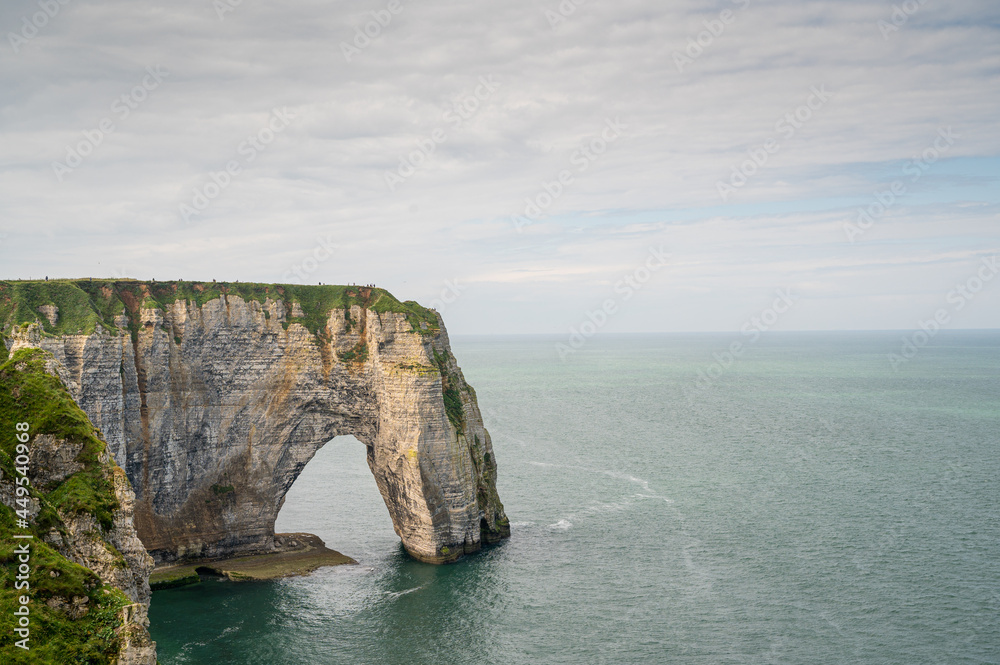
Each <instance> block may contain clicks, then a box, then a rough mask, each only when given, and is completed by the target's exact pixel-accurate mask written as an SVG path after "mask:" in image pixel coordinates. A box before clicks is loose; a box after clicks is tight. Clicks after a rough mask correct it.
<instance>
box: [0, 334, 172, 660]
mask: <svg viewBox="0 0 1000 665" xmlns="http://www.w3.org/2000/svg"><path fill="white" fill-rule="evenodd" d="M64 374H65V370H64V368H62V367H60V366H59V364H58V363H57V362H56V361H55V359H54V358H53V357H52V355H51V354H48V353H46V352H44V351H40V350H37V349H25V350H22V351H20V352H19V353H16V354H14V356H13V357H12V358H11V359H10V360H6V361H5V362H3V363H0V572H2V575H3V577H4V580H3V582H2V583H0V606H2V607H4V608H6V610H5V611H4V613H3V619H2V620H0V623H2V624H4V630H3V634H4V635H5V638H6V639H4V640H0V662H5V663H7V662H10V663H15V662H18V663H19V662H27V660H25V658H28V654H29V653H30V654H31V657H30V658H28V659H29V660H30V662H33V663H34V662H39V663H41V662H52V663H67V662H88V663H116V664H117V665H155V664H156V648H155V647H156V645H155V644H154V643H153V642H152V641H151V640H150V637H149V633H148V631H147V627H148V625H149V622H148V619H147V618H146V617H147V610H148V607H149V599H150V591H149V583H148V581H147V580H148V578H149V572H150V570H152V568H153V560H152V558H150V556H149V554H147V553H146V550H145V549H144V548H143V545H142V543H141V542H140V541H139V538H138V536H137V535H136V531H135V528H134V526H133V519H132V518H133V513H132V511H133V508H134V499H135V495H134V494H133V493H132V489H131V488H130V487H129V483H128V479H127V478H126V477H125V472H124V471H123V470H122V469H121V468H120V467H118V466H117V465H116V464H115V463H114V461H113V460H112V459H111V456H110V454H109V451H108V446H107V444H106V443H105V442H104V441H103V440H101V438H100V434H99V432H97V431H96V430H95V428H94V426H93V424H92V423H91V422H90V420H89V419H88V418H87V416H86V415H85V414H84V413H83V412H82V411H81V410H80V408H79V407H78V406H77V405H76V404H75V403H74V402H73V399H72V398H71V397H70V395H69V393H68V392H67V390H66V387H65V386H64V384H63V383H62V382H61V381H60V378H59V377H60V375H64ZM18 435H20V440H19V439H18ZM25 481H26V482H25ZM22 567H23V569H22ZM25 571H27V572H25ZM15 580H20V581H18V582H17V584H18V585H22V586H20V588H18V587H17V586H15ZM22 598H24V599H28V601H27V604H25V603H24V602H23V601H22V600H21V599H22ZM18 607H23V608H24V610H25V611H24V613H22V614H21V616H15V614H14V609H15V608H18ZM8 622H17V623H15V624H14V626H10V625H7V624H8ZM15 627H17V628H18V630H19V631H20V632H15ZM22 640H23V642H22V644H21V645H20V646H19V645H17V644H16V642H18V641H22ZM25 648H27V649H30V652H29V651H27V650H25Z"/></svg>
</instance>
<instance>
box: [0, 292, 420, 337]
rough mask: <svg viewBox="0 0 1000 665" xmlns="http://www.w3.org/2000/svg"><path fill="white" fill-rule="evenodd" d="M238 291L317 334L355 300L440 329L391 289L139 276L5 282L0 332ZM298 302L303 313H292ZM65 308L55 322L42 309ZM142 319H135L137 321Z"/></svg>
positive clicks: (52, 331)
mask: <svg viewBox="0 0 1000 665" xmlns="http://www.w3.org/2000/svg"><path fill="white" fill-rule="evenodd" d="M224 295H227V296H238V297H240V298H242V299H243V300H246V301H248V302H249V301H255V302H259V303H262V304H263V303H264V302H265V301H266V300H267V299H271V300H272V301H277V300H281V301H282V302H284V303H285V304H286V306H287V307H288V316H287V323H300V324H302V325H303V326H305V327H306V328H308V329H309V331H310V332H312V333H313V334H314V335H318V334H320V333H321V332H322V331H323V328H324V326H325V325H326V321H327V318H328V317H329V315H330V312H331V311H333V310H334V309H341V310H349V309H350V308H351V307H353V306H354V305H358V306H360V307H362V308H367V309H370V310H372V311H374V312H380V313H381V312H399V313H401V314H404V315H406V318H407V320H408V321H409V322H410V324H411V325H412V326H413V328H414V330H417V331H419V332H423V333H426V332H432V331H434V330H436V329H437V328H438V319H437V316H436V315H435V313H434V312H432V311H431V310H429V309H427V308H425V307H422V306H420V305H419V304H417V303H415V302H413V301H407V302H400V301H398V300H396V298H394V297H393V296H392V294H390V293H389V292H388V291H386V290H385V289H379V288H368V287H359V286H338V285H323V286H319V285H299V284H256V283H249V282H214V281H213V282H186V281H170V282H151V281H150V282H141V281H136V280H105V279H94V280H90V279H79V280H65V279H58V280H50V281H38V280H35V281H0V335H4V336H9V334H10V331H11V329H12V328H13V327H14V326H18V325H24V324H27V323H34V322H35V321H40V322H41V323H42V325H43V330H44V333H45V334H49V335H72V334H78V333H83V334H90V333H92V332H94V330H95V328H96V326H97V325H98V324H100V325H102V326H104V327H105V328H112V327H114V320H115V317H116V316H118V315H120V314H123V313H126V314H127V313H128V312H130V311H134V310H136V309H138V308H139V307H146V308H159V309H161V310H164V309H166V308H167V306H169V305H171V304H173V303H174V302H176V301H177V300H187V301H190V302H193V303H196V304H197V305H198V306H201V305H204V304H205V303H207V302H209V301H211V300H215V299H216V298H219V297H221V296H224ZM293 304H298V305H299V306H300V307H301V308H302V313H303V316H301V317H294V316H292V312H291V306H292V305H293ZM45 305H55V306H56V307H58V308H59V312H58V318H57V319H56V321H55V324H52V323H50V322H49V321H48V320H47V319H46V317H45V316H44V315H43V314H42V313H40V311H39V308H40V307H43V306H45ZM135 325H136V323H135V322H133V326H135Z"/></svg>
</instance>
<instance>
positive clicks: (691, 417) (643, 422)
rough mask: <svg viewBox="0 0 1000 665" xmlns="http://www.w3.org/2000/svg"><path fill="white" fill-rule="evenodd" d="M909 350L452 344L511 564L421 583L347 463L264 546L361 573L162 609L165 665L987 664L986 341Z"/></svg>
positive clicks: (366, 477)
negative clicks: (488, 464) (314, 553)
mask: <svg viewBox="0 0 1000 665" xmlns="http://www.w3.org/2000/svg"><path fill="white" fill-rule="evenodd" d="M900 338H901V334H896V333H840V334H832V333H801V334H771V335H770V336H767V337H764V338H762V339H761V340H760V341H759V342H757V343H756V344H755V345H753V346H752V347H751V348H750V349H749V350H748V351H747V352H746V354H744V355H743V357H742V358H740V359H739V360H738V361H737V362H736V363H734V364H733V365H732V366H730V367H729V368H727V369H726V370H725V371H723V372H722V373H721V375H720V376H718V377H717V378H715V379H714V380H713V381H711V382H710V384H709V385H707V386H705V385H702V386H700V387H698V386H695V381H696V379H697V376H698V370H703V371H705V370H707V369H708V368H709V367H710V366H711V365H712V363H713V362H714V360H713V353H717V352H722V351H724V350H725V349H726V347H727V346H728V345H729V343H730V342H732V341H735V340H737V339H739V335H735V336H727V335H660V336H620V337H619V336H613V337H606V338H599V339H593V340H591V341H590V342H589V343H588V345H587V346H586V347H585V348H584V349H583V350H581V351H580V352H579V353H577V354H576V355H575V356H573V357H571V358H569V359H568V360H567V361H566V362H561V361H560V360H559V359H558V357H557V356H556V354H555V352H554V349H553V345H554V342H555V341H561V340H557V339H555V338H542V337H506V338H457V339H455V340H453V346H454V351H455V354H456V356H457V358H458V360H459V363H460V364H461V366H462V368H463V370H464V372H465V375H466V378H467V379H468V380H469V382H470V383H471V384H472V385H473V386H475V388H476V390H477V392H478V395H479V402H480V406H481V407H482V410H483V416H484V419H485V421H486V426H487V428H488V429H489V430H490V432H491V434H492V436H493V444H494V447H495V449H496V457H497V461H498V464H499V465H500V468H499V479H498V487H499V491H500V496H501V498H502V499H503V500H504V503H505V506H506V509H507V514H508V516H509V517H510V519H511V521H512V527H513V537H512V538H511V539H510V540H509V541H507V542H505V543H504V544H502V545H500V546H498V547H494V548H492V549H490V550H488V551H486V552H484V553H482V554H480V555H477V556H473V557H469V558H467V559H465V560H463V561H461V562H459V563H457V564H454V565H451V566H429V565H424V564H420V563H416V562H414V561H412V560H411V559H409V558H408V557H407V556H406V554H405V553H403V552H402V550H401V548H400V546H399V541H398V539H397V537H396V536H395V534H394V533H393V530H392V524H391V522H390V520H389V517H388V513H387V511H386V509H385V506H384V504H383V503H382V500H381V497H380V496H379V494H378V490H377V489H376V487H375V482H374V480H373V479H372V477H371V474H370V472H369V471H368V468H367V465H366V463H365V454H364V447H363V446H362V445H361V444H360V443H358V442H357V441H355V440H354V439H352V438H350V437H344V438H338V439H335V440H333V441H332V442H330V443H329V444H327V445H326V446H325V447H324V448H323V449H322V450H321V451H320V452H319V453H318V454H317V455H316V457H315V458H314V460H313V461H312V462H310V464H309V465H308V466H307V467H306V469H305V471H304V472H303V474H302V475H301V476H300V477H299V479H298V480H297V481H296V484H295V485H294V486H293V487H292V489H291V491H290V492H289V494H288V498H287V501H286V504H285V507H284V509H283V510H282V513H281V515H280V517H279V519H278V525H277V526H278V530H279V531H309V532H312V533H316V534H318V535H319V536H320V537H322V538H323V539H324V540H325V541H326V542H327V544H328V545H329V546H331V547H333V548H335V549H338V550H340V551H342V552H344V553H345V554H348V555H350V556H352V557H354V558H355V559H357V560H358V561H359V562H360V565H358V566H341V567H337V568H327V569H322V570H320V571H317V572H316V573H314V574H312V575H310V576H307V577H301V578H293V579H287V580H280V581H275V582H263V583H253V584H234V583H230V582H219V581H206V582H203V583H202V584H200V585H196V586H192V587H185V588H181V589H172V590H168V591H158V592H156V593H154V594H153V604H152V607H151V612H150V615H151V621H152V626H151V632H152V634H153V637H154V639H155V640H156V641H157V643H158V646H159V657H160V661H161V662H162V663H163V665H181V664H198V665H225V664H229V663H233V664H240V665H243V664H258V663H259V664H261V665H264V664H267V665H284V664H286V663H287V664H292V663H294V664H296V665H298V664H301V663H308V664H315V665H328V664H329V665H332V664H335V663H345V664H346V663H351V664H372V665H395V664H400V665H402V664H404V663H405V664H408V665H409V664H413V663H462V664H464V663H469V664H471V663H477V664H484V663H496V664H505V665H515V664H522V663H523V664H525V665H527V664H529V663H530V664H536V663H580V664H591V663H678V664H692V665H701V664H704V665H720V664H728V663H733V664H736V663H740V664H743V663H759V664H768V663H775V664H776V663H788V664H795V665H803V664H810V663H860V664H872V665H874V664H885V665H889V664H893V665H895V664H899V665H916V664H923V663H928V664H930V663H933V664H949V665H950V664H959V663H977V664H982V663H1000V485H998V481H1000V333H994V332H967V333H961V332H955V333H950V334H947V335H946V334H944V333H942V334H940V335H939V336H938V337H937V338H936V339H935V343H934V345H933V346H930V347H927V348H924V349H922V350H921V351H920V353H919V354H918V355H917V357H916V358H914V359H913V360H911V361H910V362H909V363H907V364H906V365H904V366H903V367H901V368H900V370H899V371H898V372H896V371H894V370H893V368H892V367H891V366H890V365H889V362H888V360H887V358H886V356H887V354H888V353H890V352H893V351H897V350H898V348H899V344H900ZM713 374H716V372H713Z"/></svg>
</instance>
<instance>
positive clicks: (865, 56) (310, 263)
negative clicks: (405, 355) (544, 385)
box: [0, 0, 1000, 334]
mask: <svg viewBox="0 0 1000 665" xmlns="http://www.w3.org/2000/svg"><path fill="white" fill-rule="evenodd" d="M0 27H2V34H3V40H2V43H0V146H2V148H0V171H2V178H0V277H3V278H26V277H36V278H37V277H40V276H43V275H49V276H59V277H78V276H102V277H108V276H127V277H135V278H141V279H150V278H156V279H163V280H166V279H178V278H180V279H186V280H198V279H203V280H211V279H213V278H214V279H218V280H237V279H238V280H241V281H262V282H279V281H280V282H306V283H317V282H324V283H347V282H358V283H368V282H374V283H376V284H378V285H380V286H384V287H386V288H388V289H390V290H391V291H392V292H393V293H394V294H396V295H397V297H399V298H400V299H415V300H418V301H420V302H422V303H424V304H435V305H437V306H438V308H439V309H440V310H441V311H442V312H443V314H444V316H445V320H446V322H447V323H448V326H449V329H450V331H451V332H452V334H455V333H486V332H504V333H505V332H546V333H566V332H568V331H569V330H570V328H571V327H579V326H580V325H581V324H582V323H583V322H585V321H587V320H588V317H587V312H592V313H593V312H595V311H596V310H597V309H598V308H601V307H602V306H604V305H605V304H607V305H608V308H609V309H610V310H612V311H613V313H612V314H610V315H609V316H608V317H607V318H608V322H607V323H606V324H605V325H603V326H601V330H602V331H607V332H629V331H640V332H646V331H700V330H718V331H732V330H739V329H740V328H741V327H742V326H744V325H745V324H746V323H747V322H748V321H750V320H751V319H752V317H755V316H759V315H760V314H761V313H762V312H765V311H766V310H767V309H768V308H769V307H771V306H772V304H773V303H774V301H775V299H776V298H778V296H777V295H776V292H777V291H778V290H782V291H783V292H785V293H787V294H789V295H788V297H789V298H790V299H791V300H792V301H793V302H794V305H793V306H792V307H790V308H786V307H784V306H783V305H782V306H781V307H780V309H788V311H787V312H784V313H782V314H781V315H780V316H779V317H777V321H776V322H774V323H773V325H772V326H771V327H773V328H774V329H783V330H800V329H889V328H891V329H914V328H915V327H916V326H917V325H918V323H919V322H920V321H924V320H927V319H929V318H930V317H933V316H934V315H935V313H936V312H938V311H939V310H942V309H943V310H945V312H946V314H947V315H948V323H947V324H946V325H947V326H948V327H951V328H976V327H988V328H1000V279H995V280H994V279H993V276H994V275H995V274H996V269H994V268H993V267H992V264H991V263H990V261H991V260H994V259H995V257H996V255H997V253H998V252H1000V122H998V118H1000V3H997V2H995V0H978V1H977V0H967V1H957V2H955V1H953V2H944V1H943V0H926V1H925V2H919V1H918V0H907V2H905V3H897V4H896V5H895V9H894V5H893V4H892V3H891V2H872V1H871V0H864V1H853V0H844V1H837V2H801V1H798V0H796V1H787V2H784V1H772V2H763V1H760V0H738V1H735V2H731V1H730V0H725V1H720V2H695V1H684V0H680V1H672V2H663V1H662V0H660V1H654V0H615V1H614V2H611V1H603V2H599V1H597V0H589V1H586V2H582V3H581V4H580V5H579V6H576V5H575V4H574V3H573V2H572V0H564V1H563V2H562V4H560V3H559V2H557V1H556V0H548V1H545V0H543V1H540V2H525V1H523V0H508V1H507V2H482V1H478V0H477V1H472V2H463V3H454V2H442V1H437V0H420V1H419V2H418V1H417V0H410V1H408V0H393V1H391V2H390V1H383V0H378V1H366V2H355V3H345V2H322V1H319V0H313V1H309V0H293V1H290V2H282V3H278V2H270V3H268V2H264V1H263V0H242V1H240V0H217V1H215V2H213V1H212V0H173V1H171V2H152V1H142V0H129V1H127V2H126V1H121V2H119V1H109V0H105V1H100V2H98V1H91V0H40V1H39V0H36V1H35V2H30V1H27V0H5V2H4V3H3V4H2V6H0ZM366 30H367V32H368V33H369V34H370V35H375V36H374V37H369V36H367V35H364V32H365V31H366ZM227 169H229V172H228V173H227V172H226V171H227ZM213 174H214V175H213ZM560 179H562V182H560ZM880 198H881V202H880V201H879V199H880ZM529 202H531V203H533V204H534V207H532V206H529ZM859 209H866V210H868V211H869V215H870V216H869V217H867V218H863V217H862V218H860V219H859ZM664 255H669V256H667V257H665V258H664ZM661 265H662V267H661ZM626 277H628V280H630V281H631V284H630V283H629V281H624V280H625V278H626ZM959 286H961V287H962V288H963V289H966V291H965V292H964V293H963V292H961V291H959V290H957V289H958V287H959ZM966 293H967V294H968V295H966ZM442 294H444V295H445V296H446V297H444V298H442ZM456 294H457V295H456ZM596 318H597V319H601V316H600V315H598V316H596ZM601 320H603V319H601Z"/></svg>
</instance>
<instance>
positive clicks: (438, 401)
mask: <svg viewBox="0 0 1000 665" xmlns="http://www.w3.org/2000/svg"><path fill="white" fill-rule="evenodd" d="M0 334H2V336H3V338H4V343H5V344H6V345H7V347H8V349H10V350H11V351H12V352H13V351H17V350H18V349H23V348H35V347H37V348H42V349H45V350H46V351H49V352H51V353H52V354H53V355H54V357H55V358H56V359H57V360H58V361H59V363H60V364H61V365H62V366H64V367H65V368H66V373H67V377H66V380H67V384H68V386H69V389H70V392H71V394H72V395H73V397H74V398H75V400H76V402H77V403H78V404H79V405H80V407H82V409H83V410H84V411H85V412H86V413H87V414H88V415H89V416H90V418H91V420H93V422H94V423H95V424H96V425H97V426H98V427H99V428H100V430H101V431H102V432H103V433H104V435H105V438H106V440H107V442H108V444H109V447H110V450H111V452H112V454H113V456H114V458H115V460H116V461H117V462H118V463H119V464H120V465H121V467H122V468H123V469H124V470H125V472H126V474H127V476H128V479H129V480H130V481H131V483H132V486H133V487H134V488H135V492H136V503H135V524H136V529H137V531H138V534H139V537H140V538H141V539H142V542H143V544H144V545H145V547H146V549H147V550H149V552H150V553H151V554H152V555H153V557H154V559H155V560H156V561H157V562H158V563H162V562H171V561H177V560H183V559H188V558H205V557H223V556H234V555H242V554H255V553H263V552H268V551H272V550H273V548H274V521H275V518H276V517H277V514H278V511H279V510H280V508H281V505H282V503H283V501H284V496H285V493H286V492H287V490H288V489H289V487H291V485H292V483H293V482H294V480H295V478H296V477H297V476H298V474H299V472H300V471H301V470H302V468H303V467H304V466H305V465H306V463H307V462H308V461H309V460H310V459H311V458H312V456H313V455H314V454H315V452H316V451H317V450H318V449H319V448H320V447H322V445H323V444H324V443H326V442H327V441H329V440H330V439H331V438H333V437H334V436H338V435H343V434H350V435H353V436H355V437H356V438H357V439H358V440H360V441H361V442H362V443H364V444H365V446H366V447H367V456H368V465H369V467H370V469H371V471H372V474H373V475H374V477H375V480H376V483H377V485H378V488H379V491H380V492H381V494H382V497H383V499H384V500H385V504H386V507H387V508H388V510H389V514H390V516H391V518H392V522H393V526H394V528H395V530H396V533H397V534H398V535H399V536H400V539H401V540H402V542H403V545H404V547H405V548H406V550H407V551H408V552H409V553H410V554H411V555H412V556H414V557H415V558H417V559H419V560H422V561H427V562H432V563H444V562H449V561H454V560H455V559H457V558H459V557H461V556H462V555H463V554H465V553H469V552H474V551H476V550H478V549H479V548H480V547H481V546H482V544H483V543H490V542H497V541H498V540H500V539H501V538H503V537H506V536H508V535H509V533H510V527H509V522H508V521H507V517H506V515H505V514H504V511H503V505H502V504H501V502H500V499H499V497H498V495H497V491H496V461H495V458H494V456H493V449H492V444H491V441H490V437H489V433H488V432H487V431H486V429H485V428H484V427H483V422H482V416H481V414H480V411H479V407H478V404H477V403H476V395H475V391H474V390H473V389H472V387H471V386H469V385H468V384H467V383H466V382H465V378H464V376H463V375H462V372H461V369H460V368H459V367H458V364H457V362H456V361H455V358H454V356H453V355H452V352H451V348H450V344H449V341H448V336H447V332H446V331H445V328H444V324H443V322H442V320H441V318H440V316H439V315H438V314H437V313H436V312H434V311H433V310H428V309H425V308H423V307H421V306H419V305H418V304H416V303H413V302H399V301H398V300H396V299H395V298H393V297H392V295H391V294H389V293H388V292H386V291H384V290H382V289H376V288H369V287H356V286H297V285H274V284H245V283H215V282H179V281H178V282H137V281H109V280H73V281H68V280H60V281H53V282H38V281H34V282H17V281H10V282H0Z"/></svg>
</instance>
